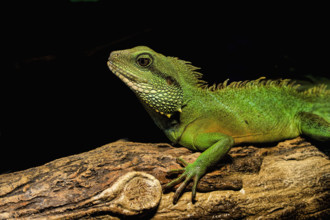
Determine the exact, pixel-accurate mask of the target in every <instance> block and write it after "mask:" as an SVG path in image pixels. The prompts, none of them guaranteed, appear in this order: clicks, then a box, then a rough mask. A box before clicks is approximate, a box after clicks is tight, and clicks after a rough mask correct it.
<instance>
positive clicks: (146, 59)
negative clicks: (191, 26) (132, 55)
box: [136, 54, 152, 67]
mask: <svg viewBox="0 0 330 220" xmlns="http://www.w3.org/2000/svg"><path fill="white" fill-rule="evenodd" d="M136 63H137V64H138V65H139V66H142V67H148V66H150V64H151V63H152V59H151V57H150V56H149V55H148V54H141V55H140V56H138V57H137V59H136Z"/></svg>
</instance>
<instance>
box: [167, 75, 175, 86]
mask: <svg viewBox="0 0 330 220" xmlns="http://www.w3.org/2000/svg"><path fill="white" fill-rule="evenodd" d="M166 83H167V85H169V86H170V85H172V84H173V83H174V79H173V78H172V77H171V76H168V77H166Z"/></svg>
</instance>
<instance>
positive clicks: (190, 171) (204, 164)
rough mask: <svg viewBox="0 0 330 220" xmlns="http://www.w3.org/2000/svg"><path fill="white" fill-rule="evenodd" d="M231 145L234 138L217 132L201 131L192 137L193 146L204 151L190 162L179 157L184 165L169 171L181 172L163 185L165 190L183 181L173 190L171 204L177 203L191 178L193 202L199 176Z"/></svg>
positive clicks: (216, 161) (224, 153)
mask: <svg viewBox="0 0 330 220" xmlns="http://www.w3.org/2000/svg"><path fill="white" fill-rule="evenodd" d="M233 145H234V139H233V138H232V137H230V136H228V135H225V134H221V133H217V132H212V133H202V134H198V135H197V136H196V137H195V138H193V147H194V148H197V149H198V150H201V151H204V152H203V153H202V154H201V155H200V156H199V157H198V158H197V159H196V160H195V162H193V163H191V164H188V163H186V162H184V161H183V160H182V159H181V161H182V163H183V164H184V165H185V167H184V168H183V169H179V170H172V171H169V172H179V171H182V172H183V173H182V174H181V175H180V176H179V177H178V178H176V179H175V180H173V181H171V182H170V183H168V184H167V185H165V186H164V190H167V189H169V188H172V187H173V186H175V185H177V184H179V183H181V182H183V183H182V184H181V185H180V186H179V188H178V189H177V190H176V192H175V195H174V197H173V204H175V203H177V201H178V200H179V197H180V196H181V194H182V192H183V191H184V189H185V188H186V187H187V185H188V184H189V182H190V181H191V180H193V182H194V184H193V187H192V195H191V200H192V202H194V200H195V197H196V188H197V184H198V181H199V180H200V178H202V176H203V175H204V174H205V173H206V171H207V169H209V168H210V167H212V166H214V165H215V164H217V163H218V161H219V160H221V158H223V156H225V155H226V154H227V152H228V151H229V149H230V148H231V147H232V146H233Z"/></svg>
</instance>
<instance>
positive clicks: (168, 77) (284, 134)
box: [108, 46, 330, 203]
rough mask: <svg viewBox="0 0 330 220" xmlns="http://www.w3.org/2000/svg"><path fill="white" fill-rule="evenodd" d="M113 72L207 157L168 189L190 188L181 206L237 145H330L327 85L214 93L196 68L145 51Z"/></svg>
mask: <svg viewBox="0 0 330 220" xmlns="http://www.w3.org/2000/svg"><path fill="white" fill-rule="evenodd" d="M108 66H109V68H110V70H111V71H112V72H113V73H114V74H116V75H117V76H118V77H119V78H120V79H121V80H122V81H123V82H125V83H126V85H127V86H128V87H129V88H130V89H132V90H133V91H134V92H135V94H136V95H137V97H138V98H139V99H140V101H141V103H142V104H143V105H144V107H145V108H146V110H147V111H148V113H149V114H150V116H151V117H152V118H153V120H154V122H155V123H156V124H157V126H158V127H159V128H160V129H162V130H163V131H164V133H165V134H166V136H167V137H168V138H169V139H170V140H171V141H172V142H174V143H178V144H180V145H182V146H184V147H186V148H189V149H191V150H196V151H203V153H202V154H201V155H200V156H199V157H198V158H197V159H196V161H195V162H194V163H191V164H187V163H186V162H184V161H183V160H182V159H181V160H180V161H181V163H182V164H184V166H185V167H184V168H183V169H180V170H172V171H170V172H183V173H182V174H181V176H179V177H178V178H177V179H175V180H173V181H172V182H170V183H169V184H167V185H166V186H165V187H164V188H165V189H169V188H172V187H173V186H175V185H177V184H179V183H181V182H183V183H182V184H181V185H180V187H179V188H178V189H177V191H176V193H175V196H174V198H173V203H176V202H177V201H178V199H179V197H180V195H181V194H182V192H183V191H184V189H185V188H186V186H187V185H188V183H189V182H190V181H191V180H193V183H194V184H193V188H192V201H194V199H195V196H196V187H197V183H198V181H199V180H200V178H201V177H202V176H203V175H204V174H205V173H206V172H207V170H208V169H209V168H210V167H212V166H213V165H215V164H216V163H218V162H219V160H221V158H223V156H224V155H226V153H227V152H228V151H229V149H230V148H231V147H232V146H233V145H237V144H241V143H247V142H248V143H263V142H272V141H279V140H284V139H289V138H294V137H297V136H299V135H301V134H302V135H306V136H309V137H311V138H314V139H317V140H321V141H329V140H330V123H329V122H330V96H329V94H330V92H329V90H326V88H325V86H322V85H321V86H318V87H313V88H311V89H309V90H306V91H303V92H298V91H297V89H296V88H297V86H296V85H294V83H293V82H291V81H290V80H265V79H264V77H262V78H259V79H257V80H253V81H244V82H232V83H231V84H229V85H227V80H226V81H225V82H224V83H222V84H219V85H218V87H217V88H216V87H215V86H211V87H208V86H207V85H206V83H205V82H204V81H202V80H201V79H200V78H201V76H202V75H201V74H200V73H198V72H196V70H197V69H198V68H196V67H194V66H192V65H191V64H190V63H189V62H186V61H183V60H179V59H177V58H174V57H167V56H164V55H162V54H159V53H157V52H155V51H153V50H151V49H150V48H148V47H144V46H139V47H135V48H132V49H128V50H121V51H114V52H112V53H111V54H110V57H109V61H108Z"/></svg>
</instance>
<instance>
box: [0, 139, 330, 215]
mask: <svg viewBox="0 0 330 220" xmlns="http://www.w3.org/2000/svg"><path fill="white" fill-rule="evenodd" d="M199 154H200V153H192V152H191V151H189V150H187V149H185V148H175V147H172V146H170V145H168V144H145V143H133V142H125V141H117V142H114V143H110V144H108V145H105V146H102V147H99V148H97V149H95V150H92V151H89V152H86V153H82V154H78V155H73V156H69V157H65V158H61V159H58V160H55V161H52V162H50V163H47V164H45V165H43V166H39V167H35V168H31V169H28V170H24V171H20V172H15V173H10V174H3V175H1V176H0V219H26V218H28V219H90V218H92V219H121V218H143V219H146V218H152V219H171V218H173V219H188V218H189V219H191V218H194V219H199V218H204V219H208V218H213V219H255V218H259V219H279V218H282V219H283V218H286V219H315V218H316V219H320V218H326V217H327V216H329V215H330V206H329V200H330V196H329V195H330V192H329V188H330V161H329V158H328V157H327V156H326V155H324V154H323V153H322V152H320V151H319V150H318V149H317V148H316V147H314V146H312V145H311V144H310V143H309V142H306V141H305V140H304V139H302V138H296V139H293V140H288V141H284V142H281V143H279V144H277V145H276V146H268V147H254V146H242V147H240V146H238V147H234V148H232V149H231V150H230V153H229V155H230V157H227V158H226V159H225V160H224V161H223V162H222V163H221V164H219V165H218V166H217V167H215V168H214V169H213V170H211V171H210V172H209V173H208V174H207V175H205V176H204V177H203V178H202V179H201V181H200V183H199V185H198V191H199V192H198V193H197V202H195V203H191V192H185V193H184V194H183V196H182V197H181V198H180V200H179V202H178V203H177V204H176V205H173V204H172V197H173V192H170V193H166V194H162V191H161V185H163V184H166V183H168V182H169V181H170V180H171V179H173V177H169V176H167V175H166V171H168V170H170V169H177V168H180V165H179V164H178V163H177V162H176V158H177V157H182V158H184V159H185V160H187V161H189V162H192V161H194V160H195V159H196V158H197V157H198V155H199Z"/></svg>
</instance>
